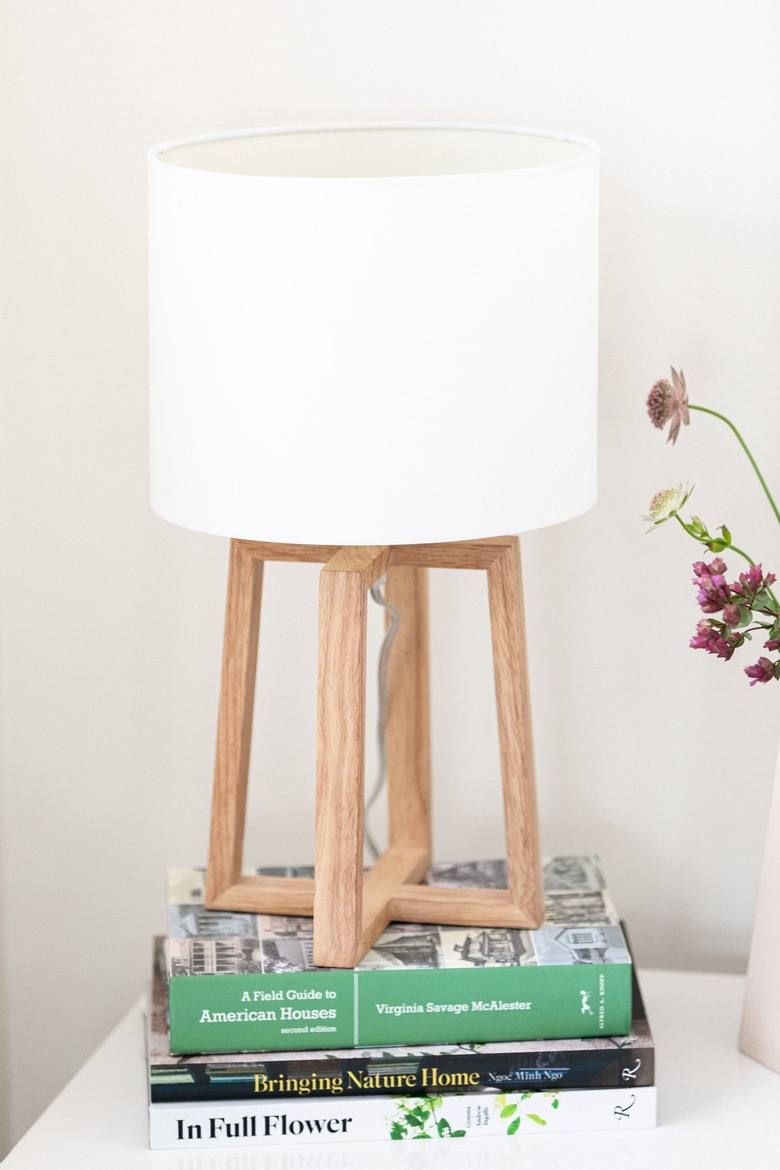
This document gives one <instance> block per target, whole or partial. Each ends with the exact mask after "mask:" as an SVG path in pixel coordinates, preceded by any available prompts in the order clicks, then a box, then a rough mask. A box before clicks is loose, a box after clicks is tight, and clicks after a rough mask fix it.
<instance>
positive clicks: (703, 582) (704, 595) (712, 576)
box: [693, 557, 732, 620]
mask: <svg viewBox="0 0 780 1170" xmlns="http://www.w3.org/2000/svg"><path fill="white" fill-rule="evenodd" d="M725 569H726V566H725V564H724V563H723V561H722V560H721V559H720V557H716V558H715V560H714V561H712V562H711V563H710V564H709V565H705V564H704V562H703V561H696V563H695V564H694V566H693V571H694V573H696V576H695V577H694V578H693V583H694V585H697V586H698V589H699V592H698V594H697V597H696V600H697V601H698V603H699V605H700V606H701V608H702V609H703V610H704V612H705V613H717V612H718V610H719V609H723V607H724V605H728V604H729V602H730V601H731V600H732V598H731V588H730V587H729V585H728V584H727V583H726V578H725V577H724V576H723V572H724V571H725ZM727 620H728V619H727Z"/></svg>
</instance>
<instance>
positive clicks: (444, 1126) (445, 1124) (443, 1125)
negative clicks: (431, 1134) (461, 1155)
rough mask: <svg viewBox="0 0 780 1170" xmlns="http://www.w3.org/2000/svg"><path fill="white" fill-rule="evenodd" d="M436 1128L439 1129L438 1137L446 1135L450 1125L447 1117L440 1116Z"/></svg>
mask: <svg viewBox="0 0 780 1170" xmlns="http://www.w3.org/2000/svg"><path fill="white" fill-rule="evenodd" d="M436 1128H437V1129H438V1131H439V1137H446V1135H447V1134H448V1133H449V1132H450V1130H451V1128H452V1127H451V1125H450V1123H449V1121H447V1118H446V1117H442V1118H441V1120H440V1121H439V1122H437V1125H436Z"/></svg>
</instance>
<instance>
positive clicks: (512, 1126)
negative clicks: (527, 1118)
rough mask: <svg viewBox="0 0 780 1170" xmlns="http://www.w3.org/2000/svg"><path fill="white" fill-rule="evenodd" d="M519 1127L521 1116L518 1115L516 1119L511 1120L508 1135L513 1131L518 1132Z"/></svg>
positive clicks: (507, 1128)
mask: <svg viewBox="0 0 780 1170" xmlns="http://www.w3.org/2000/svg"><path fill="white" fill-rule="evenodd" d="M519 1128H520V1118H519V1117H516V1118H515V1119H514V1121H510V1122H509V1125H508V1126H507V1127H506V1132H507V1136H509V1135H511V1134H513V1133H517V1131H518V1129H519Z"/></svg>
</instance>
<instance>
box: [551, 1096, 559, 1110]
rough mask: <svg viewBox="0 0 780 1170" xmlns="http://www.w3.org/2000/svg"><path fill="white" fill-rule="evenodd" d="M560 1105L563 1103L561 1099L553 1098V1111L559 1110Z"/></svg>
mask: <svg viewBox="0 0 780 1170" xmlns="http://www.w3.org/2000/svg"><path fill="white" fill-rule="evenodd" d="M560 1103H561V1102H560V1098H558V1097H554V1098H553V1100H552V1107H553V1109H557V1108H558V1106H559V1105H560Z"/></svg>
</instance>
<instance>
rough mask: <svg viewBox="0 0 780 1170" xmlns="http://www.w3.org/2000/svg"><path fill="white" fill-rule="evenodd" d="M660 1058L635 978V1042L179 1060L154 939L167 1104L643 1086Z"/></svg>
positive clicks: (156, 1071)
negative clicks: (170, 1032)
mask: <svg viewBox="0 0 780 1170" xmlns="http://www.w3.org/2000/svg"><path fill="white" fill-rule="evenodd" d="M654 1080H655V1050H654V1045H653V1039H652V1035H651V1033H650V1028H649V1026H648V1022H647V1016H646V1014H645V1009H644V1004H643V1001H642V996H641V993H640V990H639V985H638V984H637V982H636V978H635V977H634V983H633V1008H632V1020H631V1031H630V1032H629V1033H628V1035H627V1036H596V1037H592V1038H588V1039H572V1040H524V1041H523V1040H520V1041H509V1042H498V1043H488V1044H476V1043H473V1044H442V1045H430V1046H424V1047H423V1046H417V1047H409V1046H406V1047H403V1046H397V1047H394V1048H381V1047H380V1048H362V1049H361V1048H341V1049H339V1048H334V1049H315V1050H312V1051H310V1052H276V1053H268V1052H266V1053H256V1054H254V1053H227V1054H221V1055H216V1056H215V1055H213V1054H204V1053H194V1054H191V1055H174V1054H172V1053H171V1049H170V1041H169V1037H168V977H167V971H166V966H165V956H164V945H163V939H162V938H158V939H156V940H155V948H154V967H153V979H152V994H151V1013H150V1028H149V1096H150V1100H151V1101H152V1102H153V1103H155V1104H156V1103H158V1102H163V1101H181V1102H185V1101H190V1102H192V1101H210V1102H212V1103H213V1102H215V1101H219V1100H245V1101H258V1100H263V1099H268V1098H296V1097H297V1098H308V1097H341V1096H343V1097H350V1096H364V1095H374V1094H377V1095H380V1094H390V1093H399V1092H403V1093H404V1094H409V1095H413V1094H418V1093H419V1094H420V1095H423V1094H425V1093H430V1092H431V1091H434V1092H436V1093H439V1094H442V1095H446V1094H449V1093H452V1092H458V1091H462V1090H468V1091H480V1090H492V1091H493V1092H503V1091H507V1090H524V1089H550V1088H557V1089H569V1088H576V1089H583V1088H599V1089H603V1088H615V1089H617V1088H625V1087H627V1086H628V1087H632V1088H642V1087H645V1086H647V1085H652V1084H653V1083H654Z"/></svg>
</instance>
